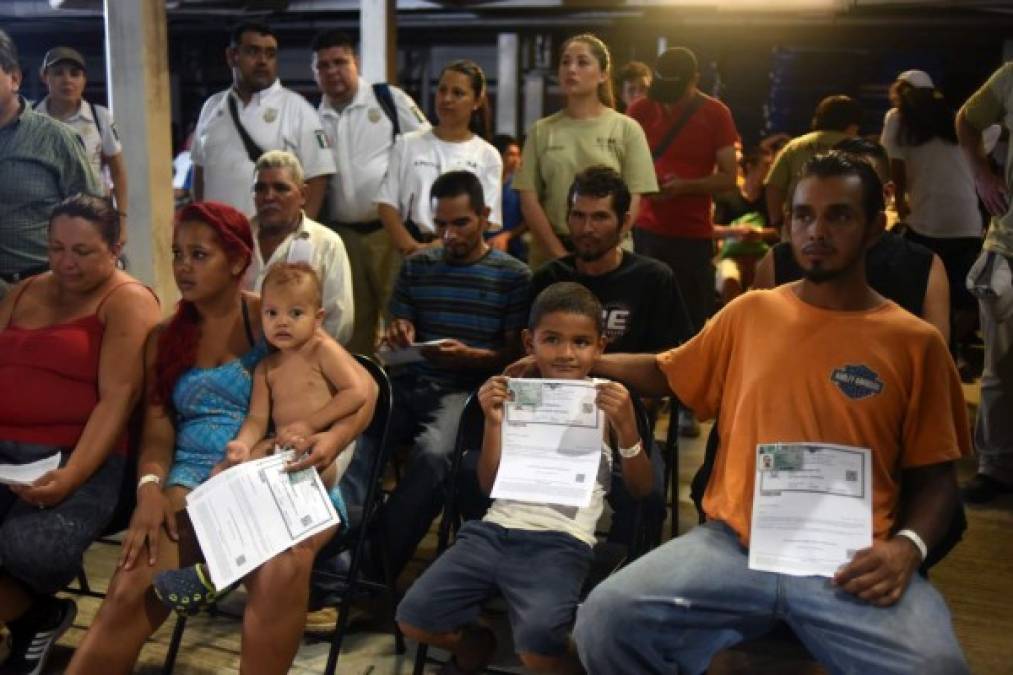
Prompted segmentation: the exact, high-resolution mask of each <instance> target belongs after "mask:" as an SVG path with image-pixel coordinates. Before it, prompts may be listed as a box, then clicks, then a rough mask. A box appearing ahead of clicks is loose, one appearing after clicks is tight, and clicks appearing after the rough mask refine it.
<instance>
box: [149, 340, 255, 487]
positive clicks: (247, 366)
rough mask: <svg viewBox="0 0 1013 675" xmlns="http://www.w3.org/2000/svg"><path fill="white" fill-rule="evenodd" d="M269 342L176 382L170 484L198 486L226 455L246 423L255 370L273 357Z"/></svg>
mask: <svg viewBox="0 0 1013 675" xmlns="http://www.w3.org/2000/svg"><path fill="white" fill-rule="evenodd" d="M267 353H268V346H267V342H265V341H264V340H263V339H261V340H259V341H257V343H256V344H254V346H253V349H251V350H250V351H248V352H246V353H245V354H243V355H242V356H240V357H239V358H238V359H234V360H232V361H229V362H228V363H223V364H222V365H220V366H215V367H214V368H196V367H194V368H191V369H190V370H188V371H186V372H185V373H184V374H183V375H182V376H181V377H180V378H179V380H178V381H177V382H176V386H175V388H174V389H173V391H172V403H173V406H174V407H175V409H176V454H175V457H174V461H173V466H172V469H171V470H170V471H169V477H168V479H167V480H166V484H167V485H183V486H185V487H188V488H191V489H193V488H195V487H197V486H198V485H200V484H201V483H203V482H204V481H205V480H207V479H208V477H209V476H210V475H211V469H212V468H213V467H214V465H215V464H217V463H218V462H220V461H221V460H222V458H223V457H224V456H225V444H226V443H228V442H229V441H231V440H232V439H233V438H235V437H236V434H237V433H238V432H239V427H240V426H242V424H243V420H244V419H246V413H247V411H248V409H249V406H250V392H251V391H252V389H253V371H254V370H255V369H256V367H257V364H258V363H260V360H261V359H263V358H264V357H265V356H267Z"/></svg>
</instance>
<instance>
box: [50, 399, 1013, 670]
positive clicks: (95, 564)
mask: <svg viewBox="0 0 1013 675" xmlns="http://www.w3.org/2000/svg"><path fill="white" fill-rule="evenodd" d="M967 394H968V398H969V399H971V400H972V402H973V400H974V399H976V392H975V391H974V390H973V389H971V388H968V390H967ZM1011 414H1013V411H1011ZM706 432H707V428H706V427H705V428H704V434H703V435H702V436H701V439H702V438H704V437H705V436H706ZM701 439H695V440H688V441H685V440H684V441H683V444H682V452H681V462H680V464H681V474H680V475H681V485H680V497H681V500H680V509H679V511H680V523H681V528H680V529H681V530H683V531H685V529H687V528H688V527H690V526H691V525H692V524H693V523H695V522H696V514H695V512H694V510H693V506H692V504H691V502H690V501H689V486H688V481H689V479H690V477H691V476H692V473H693V471H695V470H696V468H697V467H698V466H699V464H700V462H701V459H702V457H703V442H702V440H701ZM960 470H961V475H962V478H964V479H966V478H967V477H969V476H970V475H972V474H973V472H974V466H973V463H972V462H971V461H966V462H964V463H962V465H961V467H960ZM968 518H969V521H970V527H969V529H968V532H967V535H966V537H965V539H964V541H963V542H962V543H961V544H960V545H959V546H958V547H957V549H956V550H955V551H954V552H953V553H951V554H950V556H949V557H948V558H947V559H946V560H944V561H943V562H942V563H940V564H939V565H938V566H937V567H936V568H934V570H933V573H932V581H933V582H934V583H935V584H936V585H937V587H938V588H939V589H940V590H941V591H942V593H943V595H944V596H945V597H946V599H947V601H948V602H949V605H950V608H951V610H952V613H953V620H954V625H955V626H956V631H957V636H958V638H959V639H960V642H961V644H962V645H963V647H964V650H965V652H966V653H967V658H968V661H969V662H970V664H971V669H972V672H973V673H975V674H976V675H1010V674H1011V673H1013V609H1011V607H1013V496H1008V497H1006V498H1004V499H1003V500H1001V501H999V502H997V503H996V504H995V505H994V506H990V507H989V508H982V509H969V510H968ZM665 531H666V532H667V531H668V529H667V526H666V529H665ZM432 547H433V541H432V538H431V537H430V539H428V540H427V542H426V543H425V544H424V545H423V547H422V549H421V550H420V554H419V555H420V557H421V558H426V557H427V556H429V555H430V554H431V552H432ZM117 552H118V551H117V549H116V548H114V547H112V546H108V545H101V544H97V545H95V546H94V547H92V549H91V550H90V551H89V552H88V555H87V559H86V568H87V570H88V575H89V577H90V578H91V580H92V582H93V584H94V585H96V586H98V587H104V585H105V583H106V580H107V579H108V577H109V574H110V572H111V570H112V566H113V564H114V561H115V559H116V555H117ZM420 566H421V563H420V565H419V566H414V567H413V570H410V572H409V573H411V572H412V571H415V570H417V569H420ZM241 601H242V596H241V594H238V596H237V597H235V598H230V602H232V603H233V604H236V605H238V604H241ZM78 606H79V608H80V611H79V614H78V617H77V620H76V621H75V623H74V628H72V629H71V630H70V631H68V632H67V634H66V635H65V636H64V637H63V639H62V640H61V641H60V643H59V645H58V647H57V648H56V650H55V651H54V654H53V657H52V659H51V662H50V665H49V667H48V668H47V672H49V673H59V672H61V671H62V670H63V668H64V667H65V665H66V663H67V660H68V659H69V656H70V653H71V650H72V649H73V647H74V646H75V645H76V644H77V643H78V642H79V641H80V639H81V636H82V635H83V632H84V628H85V627H86V626H87V625H88V623H89V621H90V620H91V618H92V616H93V615H94V613H95V611H96V609H97V607H98V601H96V600H92V599H88V598H79V599H78ZM373 609H374V613H375V614H376V615H378V617H379V618H378V619H376V620H375V621H373V622H372V623H371V624H368V625H367V626H366V628H364V629H361V630H358V631H356V632H354V633H353V634H351V635H350V636H349V638H348V639H347V640H346V642H345V648H344V650H343V653H342V657H341V662H340V664H339V672H341V673H350V674H352V675H369V674H372V675H387V674H390V675H395V674H402V673H405V674H406V673H410V672H411V649H409V654H408V655H407V656H402V657H397V656H395V655H394V649H393V640H392V638H391V636H390V634H389V633H385V632H383V629H384V625H383V621H382V615H383V612H382V608H381V607H375V608H373ZM170 631H171V622H169V623H167V624H166V626H163V628H162V629H161V630H160V631H159V632H158V633H156V634H155V636H154V637H153V638H152V639H151V640H150V641H149V643H148V644H147V645H146V646H145V648H144V651H143V652H142V654H141V658H140V662H139V664H138V667H137V670H136V672H139V673H148V674H154V673H158V672H161V671H160V666H161V663H162V660H163V658H164V656H165V647H166V644H167V642H168V638H169V634H170ZM238 651H239V626H238V624H237V622H235V621H233V620H229V619H224V618H221V617H216V618H213V619H212V618H208V617H201V618H198V619H195V620H192V621H191V623H190V625H188V628H187V631H186V637H185V638H184V649H183V653H182V654H181V657H180V660H179V662H178V663H177V667H176V670H175V672H176V673H178V674H180V675H197V674H210V673H236V672H238V663H239V659H238ZM326 657H327V645H326V644H323V643H307V644H305V645H304V646H303V647H302V648H301V649H300V652H299V655H298V658H297V660H296V663H295V664H294V666H293V668H292V671H291V672H293V673H319V672H321V671H322V670H323V667H324V664H325V662H326ZM504 659H505V662H504V665H509V664H510V663H511V660H510V659H509V657H508V656H505V657H504ZM513 663H515V662H513ZM431 672H436V671H435V669H431ZM818 672H821V670H820V669H819V668H818V667H814V666H813V665H812V664H810V663H808V662H807V661H806V659H805V658H804V657H802V656H801V655H800V654H798V653H797V652H793V651H792V650H791V649H788V650H787V651H785V652H782V651H780V650H779V649H778V648H776V647H764V648H762V649H761V650H760V651H756V650H755V649H754V650H748V649H747V650H742V651H739V650H733V651H730V652H726V653H724V654H722V655H721V656H720V657H719V658H718V659H716V661H715V664H714V665H713V666H712V668H711V673H712V674H717V673H722V674H723V673H771V674H773V673H778V674H779V675H780V674H787V673H795V674H801V673H818Z"/></svg>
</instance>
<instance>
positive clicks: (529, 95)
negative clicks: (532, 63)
mask: <svg viewBox="0 0 1013 675" xmlns="http://www.w3.org/2000/svg"><path fill="white" fill-rule="evenodd" d="M544 110H545V75H544V74H543V73H542V72H541V71H537V70H536V71H534V72H531V73H525V75H524V129H525V130H527V129H530V128H531V125H533V124H534V123H535V122H537V121H538V120H539V119H541V118H542V117H544V116H545V113H544Z"/></svg>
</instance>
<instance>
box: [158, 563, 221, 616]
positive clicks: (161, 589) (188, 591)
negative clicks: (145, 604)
mask: <svg viewBox="0 0 1013 675" xmlns="http://www.w3.org/2000/svg"><path fill="white" fill-rule="evenodd" d="M152 586H153V588H154V590H155V596H156V597H157V598H158V599H159V601H161V603H162V604H163V605H166V606H168V607H169V608H170V609H172V610H173V611H174V612H176V613H177V614H179V615H180V616H193V615H194V614H197V613H198V612H200V611H201V610H202V609H207V608H209V607H211V605H213V604H215V603H216V602H218V601H219V600H221V599H222V598H224V597H225V596H226V595H228V594H229V593H230V592H231V591H232V590H233V589H234V588H235V587H236V585H235V584H233V585H232V586H229V587H228V588H226V589H225V590H224V591H221V592H219V591H218V590H217V589H216V588H215V585H214V584H213V583H212V582H211V578H210V576H209V575H208V571H207V567H206V566H205V565H204V563H198V564H196V565H193V566H191V567H184V568H182V569H178V570H166V571H164V572H160V573H159V574H158V575H157V576H156V577H155V579H154V581H153V582H152Z"/></svg>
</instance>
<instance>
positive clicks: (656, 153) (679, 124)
mask: <svg viewBox="0 0 1013 675" xmlns="http://www.w3.org/2000/svg"><path fill="white" fill-rule="evenodd" d="M702 105H703V96H701V95H700V93H699V92H697V93H696V95H694V96H693V98H691V99H690V100H689V101H688V102H687V103H686V107H685V108H683V109H682V114H681V115H679V119H677V120H676V121H675V124H673V125H672V126H671V127H669V129H668V133H666V134H665V137H664V138H662V139H661V142H659V143H658V144H657V145H656V146H655V147H653V148H652V149H651V157H652V158H653V159H654V160H655V161H657V160H658V158H659V157H661V156H662V155H664V154H665V151H666V150H668V147H669V146H670V145H672V141H674V140H675V139H676V137H678V135H679V133H680V132H681V131H682V129H683V127H685V126H686V122H688V121H689V118H690V117H692V116H693V113H695V112H696V111H697V110H699V109H700V106H702Z"/></svg>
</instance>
